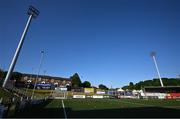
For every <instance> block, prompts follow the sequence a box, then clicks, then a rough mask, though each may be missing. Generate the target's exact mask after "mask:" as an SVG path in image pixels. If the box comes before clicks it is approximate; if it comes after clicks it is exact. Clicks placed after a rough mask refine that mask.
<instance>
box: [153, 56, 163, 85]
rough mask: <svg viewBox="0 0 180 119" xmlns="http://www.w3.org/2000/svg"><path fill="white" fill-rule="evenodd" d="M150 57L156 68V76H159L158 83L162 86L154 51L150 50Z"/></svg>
mask: <svg viewBox="0 0 180 119" xmlns="http://www.w3.org/2000/svg"><path fill="white" fill-rule="evenodd" d="M151 57H152V58H153V61H154V64H155V67H156V70H157V74H158V77H159V80H160V83H161V87H164V85H163V82H162V79H161V75H160V72H159V68H158V65H157V62H156V52H151Z"/></svg>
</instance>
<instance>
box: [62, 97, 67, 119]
mask: <svg viewBox="0 0 180 119" xmlns="http://www.w3.org/2000/svg"><path fill="white" fill-rule="evenodd" d="M62 106H63V111H64V118H65V119H67V114H66V109H65V106H64V101H63V100H62Z"/></svg>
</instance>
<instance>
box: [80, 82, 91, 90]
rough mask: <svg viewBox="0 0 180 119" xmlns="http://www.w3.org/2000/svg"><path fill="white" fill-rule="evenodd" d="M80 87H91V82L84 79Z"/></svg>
mask: <svg viewBox="0 0 180 119" xmlns="http://www.w3.org/2000/svg"><path fill="white" fill-rule="evenodd" d="M82 87H83V88H89V87H91V83H90V82H89V81H84V82H83V83H82Z"/></svg>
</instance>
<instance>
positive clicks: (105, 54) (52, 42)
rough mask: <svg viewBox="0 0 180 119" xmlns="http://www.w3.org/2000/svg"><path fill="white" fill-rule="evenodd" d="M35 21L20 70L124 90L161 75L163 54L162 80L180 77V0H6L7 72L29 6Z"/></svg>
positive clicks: (2, 60) (1, 4) (1, 5)
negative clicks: (73, 77)
mask: <svg viewBox="0 0 180 119" xmlns="http://www.w3.org/2000/svg"><path fill="white" fill-rule="evenodd" d="M29 5H34V6H35V7H37V8H38V9H39V11H40V15H39V16H38V17H37V18H36V19H33V21H32V23H31V26H30V29H29V31H28V33H27V36H26V39H25V42H24V44H23V47H22V50H21V53H20V56H19V58H18V61H17V64H16V67H15V70H16V71H20V72H25V73H37V68H38V64H39V60H40V51H41V50H44V52H45V56H44V61H43V64H42V68H41V72H40V73H41V74H44V73H43V71H44V70H46V75H52V76H60V77H70V76H71V75H73V74H74V73H75V72H77V73H79V75H80V76H81V80H82V81H85V80H88V81H90V82H91V83H92V85H95V86H97V85H98V84H101V83H102V84H105V85H107V86H108V87H110V86H112V87H121V86H124V85H127V84H128V83H129V82H134V83H137V82H138V81H141V80H147V79H152V78H155V77H157V73H156V70H155V67H154V64H153V60H152V58H151V57H150V52H151V51H156V52H157V62H158V65H159V69H160V73H161V75H162V77H177V75H179V74H180V68H179V67H180V63H179V62H180V52H179V51H180V7H179V6H180V1H178V0H43V1H42V0H31V1H30V0H18V2H17V1H15V0H0V14H1V19H0V42H1V48H0V67H1V68H3V69H5V70H7V69H8V67H9V64H10V62H11V60H12V57H13V54H14V52H15V49H16V47H17V44H18V42H19V40H20V37H21V34H22V31H23V29H24V26H25V23H26V21H27V19H28V15H27V14H26V12H27V9H28V6H29Z"/></svg>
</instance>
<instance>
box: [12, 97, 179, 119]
mask: <svg viewBox="0 0 180 119" xmlns="http://www.w3.org/2000/svg"><path fill="white" fill-rule="evenodd" d="M63 102H64V106H65V107H64V109H65V112H64V109H63V106H62V100H48V101H46V102H44V103H42V104H40V105H37V106H34V107H30V108H29V109H26V110H25V111H24V112H23V113H19V114H17V115H16V116H17V117H62V118H63V117H64V115H65V114H64V113H66V115H67V118H68V117H69V118H79V117H84V118H85V117H86V118H93V117H101V118H103V117H137V118H138V117H180V115H179V112H180V101H177V100H142V99H140V100H139V99H67V100H63Z"/></svg>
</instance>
